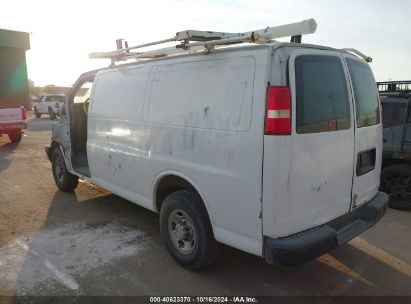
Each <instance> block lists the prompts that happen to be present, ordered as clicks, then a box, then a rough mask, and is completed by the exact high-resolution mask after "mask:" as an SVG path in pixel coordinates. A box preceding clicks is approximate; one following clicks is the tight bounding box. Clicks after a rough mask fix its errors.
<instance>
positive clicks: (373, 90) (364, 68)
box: [346, 58, 380, 128]
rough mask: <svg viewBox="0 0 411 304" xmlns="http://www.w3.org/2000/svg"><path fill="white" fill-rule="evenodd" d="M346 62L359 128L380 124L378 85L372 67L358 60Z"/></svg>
mask: <svg viewBox="0 0 411 304" xmlns="http://www.w3.org/2000/svg"><path fill="white" fill-rule="evenodd" d="M346 60H347V64H348V69H349V70H350V74H351V80H352V85H353V89H354V98H355V109H356V115H357V128H362V127H368V126H372V125H376V124H379V123H380V111H379V109H378V99H377V85H376V83H375V80H374V76H373V75H372V72H371V69H370V67H369V66H368V65H367V64H365V63H362V62H359V61H358V60H354V59H349V58H347V59H346Z"/></svg>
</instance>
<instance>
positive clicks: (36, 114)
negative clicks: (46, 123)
mask: <svg viewBox="0 0 411 304" xmlns="http://www.w3.org/2000/svg"><path fill="white" fill-rule="evenodd" d="M34 115H35V116H36V118H40V117H41V114H40V113H39V111H38V110H37V107H34Z"/></svg>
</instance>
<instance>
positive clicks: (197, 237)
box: [160, 190, 219, 270]
mask: <svg viewBox="0 0 411 304" xmlns="http://www.w3.org/2000/svg"><path fill="white" fill-rule="evenodd" d="M160 229H161V234H162V236H163V238H164V242H165V245H166V247H167V250H168V251H169V252H170V254H171V255H172V256H173V257H174V259H175V260H176V261H177V262H179V263H180V264H181V265H183V266H184V267H185V268H188V269H190V270H199V269H202V268H204V267H206V266H208V265H209V264H211V263H212V262H213V261H214V259H215V258H216V257H217V253H218V247H219V245H218V243H217V242H216V240H215V239H214V235H213V230H212V228H211V223H210V220H209V218H208V214H207V210H206V209H205V207H204V204H203V202H202V200H201V198H200V196H199V195H198V194H197V193H196V192H195V191H192V190H180V191H176V192H174V193H172V194H170V195H169V196H167V197H166V199H165V200H164V202H163V205H162V207H161V211H160Z"/></svg>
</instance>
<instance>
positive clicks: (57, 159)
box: [51, 148, 78, 192]
mask: <svg viewBox="0 0 411 304" xmlns="http://www.w3.org/2000/svg"><path fill="white" fill-rule="evenodd" d="M51 166H52V170H53V177H54V181H55V182H56V185H57V187H58V188H59V189H60V190H61V191H63V192H70V191H73V190H74V189H76V187H77V184H78V176H76V175H73V174H71V173H70V172H69V171H68V170H67V167H66V163H65V161H64V156H63V153H61V150H60V149H59V148H55V149H54V150H53V153H52V154H51Z"/></svg>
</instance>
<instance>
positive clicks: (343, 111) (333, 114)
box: [295, 55, 350, 134]
mask: <svg viewBox="0 0 411 304" xmlns="http://www.w3.org/2000/svg"><path fill="white" fill-rule="evenodd" d="M295 75H296V101H297V112H296V114H297V121H296V123H297V133H299V134H305V133H319V132H331V131H338V130H345V129H349V128H350V106H349V99H348V93H347V83H346V78H345V75H344V69H343V66H342V62H341V59H340V58H338V57H335V56H321V55H304V56H298V57H297V58H296V59H295Z"/></svg>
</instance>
